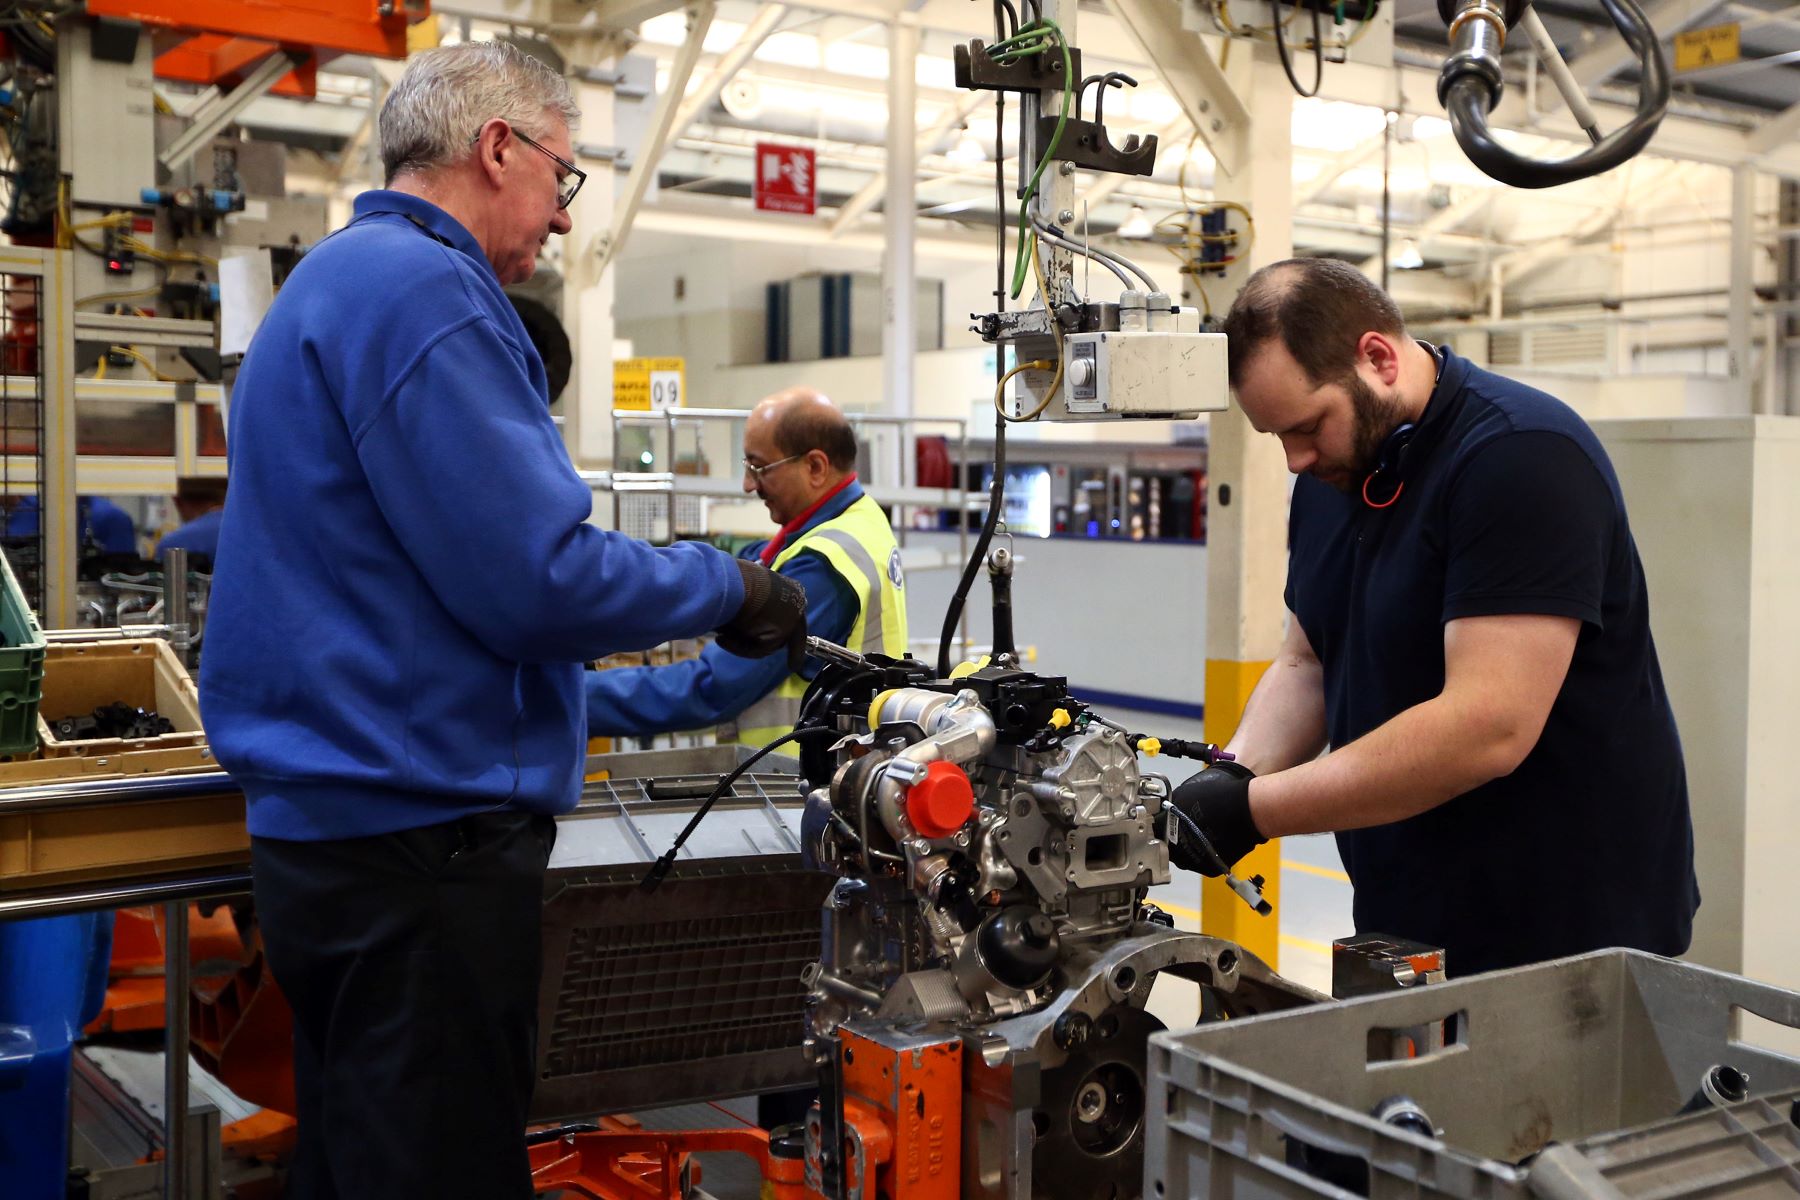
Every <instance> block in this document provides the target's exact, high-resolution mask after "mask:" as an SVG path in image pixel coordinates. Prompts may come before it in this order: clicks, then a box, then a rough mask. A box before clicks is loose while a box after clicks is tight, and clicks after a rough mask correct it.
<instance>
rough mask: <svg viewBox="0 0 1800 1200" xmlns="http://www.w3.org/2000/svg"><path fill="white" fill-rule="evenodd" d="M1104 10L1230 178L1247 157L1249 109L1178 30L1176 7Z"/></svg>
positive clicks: (1127, 0)
mask: <svg viewBox="0 0 1800 1200" xmlns="http://www.w3.org/2000/svg"><path fill="white" fill-rule="evenodd" d="M1106 6H1107V8H1108V9H1110V10H1111V11H1112V14H1113V16H1115V17H1117V18H1118V21H1119V24H1121V25H1123V26H1124V27H1125V28H1126V29H1127V30H1129V31H1130V32H1131V36H1132V38H1133V40H1135V41H1136V42H1137V44H1138V49H1139V50H1140V51H1141V52H1142V54H1143V57H1144V58H1145V59H1147V60H1148V61H1149V62H1150V65H1151V66H1152V67H1154V68H1155V70H1156V74H1157V77H1158V78H1159V79H1161V80H1162V84H1163V86H1164V87H1166V88H1168V89H1169V94H1170V95H1171V96H1173V97H1175V102H1176V103H1177V104H1179V105H1181V111H1182V112H1183V113H1184V114H1186V116H1187V120H1188V123H1189V124H1190V125H1192V126H1193V127H1194V129H1195V130H1196V131H1197V132H1198V133H1199V134H1200V140H1201V141H1203V142H1205V143H1206V148H1207V149H1208V150H1210V151H1212V156H1213V161H1214V162H1215V163H1217V164H1218V165H1219V169H1220V170H1221V171H1224V172H1225V173H1226V174H1227V175H1231V174H1234V173H1235V172H1236V171H1237V170H1238V169H1239V168H1240V167H1241V166H1243V164H1244V163H1245V162H1246V161H1247V160H1248V158H1249V155H1250V110H1249V109H1248V108H1246V107H1245V106H1244V101H1243V98H1242V97H1240V96H1239V95H1238V94H1237V91H1236V90H1235V89H1234V88H1233V87H1232V86H1231V83H1230V81H1229V80H1227V79H1226V78H1225V72H1224V71H1223V70H1221V69H1220V68H1219V64H1218V63H1217V62H1215V61H1214V60H1213V56H1212V50H1211V48H1210V47H1208V46H1207V44H1206V43H1205V42H1204V41H1203V40H1202V39H1201V37H1200V35H1199V34H1197V33H1195V32H1193V31H1192V30H1189V29H1185V28H1183V27H1182V24H1181V9H1180V6H1179V5H1175V4H1169V3H1166V2H1165V0H1106ZM1083 65H1084V67H1085V66H1087V65H1088V64H1086V63H1084V64H1083ZM1283 132H1284V133H1285V132H1286V131H1285V130H1283Z"/></svg>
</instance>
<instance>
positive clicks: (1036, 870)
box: [802, 662, 1324, 1200]
mask: <svg viewBox="0 0 1800 1200" xmlns="http://www.w3.org/2000/svg"><path fill="white" fill-rule="evenodd" d="M895 685H898V686H895ZM809 724H810V725H811V726H813V727H814V728H816V729H824V730H831V731H834V732H835V733H837V734H838V735H839V736H838V737H837V738H836V739H835V741H833V742H831V743H829V749H825V748H823V747H822V746H820V745H819V744H818V743H816V742H815V744H814V746H813V747H812V748H810V749H809V750H808V751H806V752H805V753H803V756H802V773H803V774H804V775H805V776H806V777H807V779H808V782H809V785H810V786H811V790H810V792H809V794H808V798H807V807H806V817H805V820H804V821H803V829H802V842H803V846H804V850H805V853H806V854H807V855H808V856H809V858H810V859H811V860H812V861H814V862H816V863H817V864H818V865H820V866H822V867H824V868H826V869H828V870H831V871H833V872H834V873H836V874H837V875H838V876H839V879H838V882H837V883H836V885H835V886H834V887H833V888H832V891H831V894H830V896H829V897H828V899H827V901H826V903H825V906H824V928H823V939H822V946H821V957H820V961H819V962H818V963H817V964H816V965H814V966H813V967H811V968H809V970H808V973H807V977H806V982H807V984H808V986H809V988H810V997H809V1005H810V1017H809V1024H810V1030H811V1041H810V1046H811V1048H812V1050H813V1053H814V1056H815V1060H816V1061H819V1062H820V1063H821V1064H822V1066H823V1067H824V1068H825V1069H824V1071H823V1075H824V1076H825V1077H826V1078H827V1080H829V1077H830V1070H829V1059H830V1056H831V1055H832V1054H833V1053H835V1052H836V1051H835V1047H836V1045H837V1040H838V1038H839V1036H840V1034H841V1033H842V1032H843V1031H845V1030H849V1031H851V1032H853V1033H854V1035H855V1036H856V1037H857V1038H859V1039H866V1040H872V1041H876V1042H880V1043H882V1044H888V1043H892V1044H893V1045H894V1046H895V1047H898V1046H900V1045H903V1044H907V1042H908V1039H913V1038H916V1037H918V1036H919V1035H921V1034H922V1033H931V1034H939V1035H941V1034H945V1033H953V1034H954V1035H956V1036H959V1037H960V1038H961V1039H962V1042H963V1054H962V1062H963V1071H964V1093H963V1097H962V1111H961V1114H960V1119H961V1122H962V1133H963V1141H962V1147H961V1158H960V1163H961V1174H962V1180H961V1195H962V1196H965V1197H971V1198H976V1197H979V1198H982V1200H1002V1198H1006V1200H1014V1198H1020V1200H1022V1198H1025V1197H1036V1196H1047V1195H1049V1194H1051V1192H1052V1190H1054V1192H1055V1194H1057V1195H1065V1196H1066V1195H1083V1196H1100V1197H1106V1196H1113V1197H1116V1198H1117V1200H1129V1198H1131V1197H1136V1196H1138V1195H1139V1193H1140V1191H1141V1186H1142V1178H1141V1177H1142V1153H1143V1152H1142V1145H1143V1139H1142V1133H1143V1126H1144V1104H1145V1092H1144V1086H1145V1074H1144V1073H1145V1061H1146V1052H1147V1039H1148V1038H1149V1036H1150V1034H1151V1033H1154V1032H1156V1031H1158V1030H1160V1029H1161V1028H1163V1026H1162V1024H1161V1022H1160V1021H1158V1020H1156V1018H1155V1017H1153V1016H1151V1015H1150V1014H1149V1013H1148V1012H1146V1011H1145V1007H1144V1006H1145V1003H1146V1001H1147V1000H1148V999H1149V994H1150V988H1151V985H1152V983H1153V982H1154V980H1155V978H1156V976H1157V975H1158V973H1160V972H1162V971H1169V972H1171V973H1172V974H1175V975H1179V976H1182V977H1184V978H1187V979H1190V980H1192V981H1193V982H1195V983H1196V984H1198V985H1200V987H1201V988H1202V993H1203V994H1202V1004H1201V1010H1202V1012H1203V1013H1208V1014H1211V1015H1215V1016H1216V1015H1223V1014H1231V1015H1241V1014H1247V1013H1251V1012H1260V1011H1269V1010H1273V1009H1277V1008H1285V1007H1291V1006H1295V1005H1299V1004H1307V1003H1313V1002H1315V1001H1317V1000H1319V999H1323V998H1324V997H1322V996H1320V995H1319V994H1318V993H1315V992H1312V991H1310V990H1309V989H1306V988H1301V987H1298V986H1297V985H1294V984H1291V983H1289V982H1287V981H1285V980H1283V979H1281V978H1280V977H1279V976H1276V975H1275V974H1274V973H1273V972H1271V971H1270V970H1269V969H1268V968H1267V967H1266V966H1264V965H1263V964H1262V963H1261V962H1260V961H1259V960H1257V959H1256V958H1255V957H1254V956H1251V955H1249V954H1246V953H1245V952H1243V951H1242V950H1240V949H1239V948H1238V947H1237V946H1235V945H1233V944H1232V943H1229V942H1225V941H1221V940H1219V939H1216V938H1210V937H1205V936H1203V935H1200V934H1196V933H1187V932H1180V931H1177V930H1175V929H1173V928H1172V927H1170V924H1169V922H1168V920H1167V918H1164V917H1162V916H1161V914H1160V913H1158V912H1157V911H1156V910H1155V908H1154V907H1153V906H1149V905H1147V904H1146V903H1145V897H1146V894H1147V892H1148V890H1149V888H1150V887H1152V886H1154V885H1156V884H1161V883H1166V882H1168V880H1169V855H1168V847H1167V845H1166V844H1165V843H1164V842H1163V841H1162V839H1161V838H1160V837H1159V836H1158V832H1157V822H1156V820H1155V814H1156V813H1157V811H1158V809H1159V808H1160V807H1161V805H1162V802H1163V800H1164V799H1165V798H1166V797H1167V796H1168V794H1169V783H1168V780H1167V779H1166V778H1164V777H1162V776H1160V775H1155V774H1150V773H1147V772H1143V771H1141V770H1140V769H1139V765H1138V756H1137V751H1136V749H1135V743H1134V739H1133V738H1132V737H1131V736H1130V735H1128V734H1127V733H1126V732H1125V731H1124V730H1123V729H1121V728H1119V727H1117V726H1115V725H1113V724H1111V723H1109V722H1106V721H1105V720H1104V719H1103V718H1101V717H1099V716H1098V714H1095V713H1093V712H1091V711H1090V710H1089V709H1088V708H1087V706H1085V705H1083V704H1081V703H1080V702H1079V701H1077V700H1075V699H1074V698H1073V697H1071V696H1070V695H1069V693H1068V690H1067V687H1066V684H1065V683H1064V681H1063V680H1061V679H1056V678H1051V677H1043V676H1037V675H1034V674H1031V673H1028V672H1024V671H1021V670H1018V669H1017V668H1016V667H1014V666H1012V665H1010V664H1009V663H1003V664H1001V665H998V666H990V667H985V668H983V669H981V670H977V671H974V672H972V673H969V674H966V675H964V676H962V677H961V678H957V679H953V680H946V681H938V680H936V679H935V678H933V677H932V676H931V675H930V673H929V672H927V671H926V669H925V668H924V667H922V666H920V665H919V664H917V663H912V662H901V663H886V662H882V663H880V664H879V665H876V666H874V667H873V668H872V669H870V670H867V671H863V672H861V673H858V672H857V671H855V670H853V669H850V668H846V667H841V666H838V667H832V668H828V669H827V670H825V671H822V672H821V673H820V675H819V677H818V680H817V681H815V685H814V688H813V690H812V692H810V693H809V696H808V699H807V701H806V705H805V709H804V714H803V717H802V726H806V725H809ZM939 763H948V764H951V765H952V766H954V767H955V768H957V769H958V770H959V771H961V772H962V773H963V774H964V775H966V776H967V779H968V784H969V792H970V793H971V798H972V802H971V803H970V804H969V806H968V817H967V819H966V820H965V821H963V822H962V824H961V825H960V826H957V827H955V828H954V829H950V830H948V831H946V830H945V829H941V828H940V829H937V830H936V831H935V832H936V836H929V835H928V834H927V833H926V832H923V831H921V829H920V828H919V825H918V823H917V822H915V820H914V819H913V816H912V812H911V810H910V809H909V795H910V791H911V789H912V788H913V787H914V786H917V785H918V784H919V783H920V782H921V781H923V780H925V779H926V778H927V777H928V775H930V774H931V773H932V772H933V771H935V772H936V775H935V777H934V778H936V779H938V780H941V779H942V778H943V776H944V775H945V773H946V769H945V768H942V767H934V764H939ZM830 1093H831V1087H830V1086H829V1082H828V1083H827V1086H826V1087H825V1089H824V1098H823V1100H822V1105H823V1106H824V1107H826V1108H829V1105H830V1103H831V1095H830ZM826 1137H827V1140H829V1133H828V1134H827V1135H826ZM1050 1181H1055V1182H1054V1187H1053V1188H1052V1186H1051V1182H1050Z"/></svg>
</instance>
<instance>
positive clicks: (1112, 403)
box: [1014, 330, 1230, 421]
mask: <svg viewBox="0 0 1800 1200" xmlns="http://www.w3.org/2000/svg"><path fill="white" fill-rule="evenodd" d="M1063 354H1064V356H1065V361H1064V366H1063V380H1062V385H1061V386H1060V387H1058V388H1057V390H1056V394H1055V395H1054V396H1053V397H1052V398H1051V400H1050V403H1049V405H1048V406H1047V407H1046V408H1045V409H1044V412H1043V419H1044V420H1046V421H1106V420H1117V419H1121V418H1124V419H1131V418H1136V419H1139V420H1165V421H1168V420H1189V419H1192V418H1194V417H1197V416H1199V415H1200V414H1201V413H1208V412H1223V411H1224V409H1225V406H1226V402H1227V400H1228V398H1229V395H1230V388H1229V384H1228V382H1227V375H1226V360H1225V335H1224V334H1222V333H1177V332H1160V331H1148V330H1145V331H1112V332H1098V333H1075V334H1070V335H1069V336H1067V337H1065V338H1064V339H1063ZM1055 378H1056V372H1055V371H1054V370H1050V371H1040V370H1030V371H1021V372H1020V373H1019V374H1018V375H1017V376H1016V377H1015V384H1014V386H1015V388H1016V392H1015V398H1016V402H1017V408H1016V409H1015V411H1023V412H1030V411H1032V410H1033V409H1035V408H1037V406H1038V405H1039V404H1040V403H1041V402H1042V401H1043V399H1044V394H1045V392H1046V391H1047V390H1048V389H1049V387H1050V385H1051V383H1052V382H1054V380H1055Z"/></svg>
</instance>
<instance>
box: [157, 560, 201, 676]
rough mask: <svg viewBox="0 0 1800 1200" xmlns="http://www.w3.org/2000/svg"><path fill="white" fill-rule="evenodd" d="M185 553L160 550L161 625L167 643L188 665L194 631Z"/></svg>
mask: <svg viewBox="0 0 1800 1200" xmlns="http://www.w3.org/2000/svg"><path fill="white" fill-rule="evenodd" d="M187 562H188V552H187V551H186V550H183V549H180V548H177V547H171V548H170V549H168V550H165V551H163V624H165V625H167V626H168V627H169V645H171V646H173V647H174V648H175V653H176V654H177V655H179V656H180V657H181V661H182V662H183V663H184V664H186V665H188V666H192V665H193V662H192V660H191V659H190V657H189V655H190V653H191V652H192V648H193V645H194V636H193V634H194V631H193V628H192V626H191V624H190V623H189V613H188V588H187V583H188V565H187Z"/></svg>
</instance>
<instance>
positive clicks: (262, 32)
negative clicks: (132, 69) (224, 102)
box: [87, 0, 431, 98]
mask: <svg viewBox="0 0 1800 1200" xmlns="http://www.w3.org/2000/svg"><path fill="white" fill-rule="evenodd" d="M87 11H88V15H89V16H94V17H114V18H118V19H120V20H126V21H137V22H139V23H141V24H143V25H145V26H148V27H150V28H151V29H154V30H156V31H157V33H156V38H155V45H156V75H157V78H159V79H172V80H178V81H181V82H184V83H197V84H201V85H210V84H218V85H219V86H221V87H226V88H229V87H231V86H232V85H233V84H235V83H236V82H237V81H239V80H240V79H242V78H243V77H244V75H245V74H246V73H248V72H249V71H250V70H251V69H252V68H254V67H255V66H256V65H257V64H258V63H259V62H261V61H262V60H263V59H265V58H267V57H268V56H269V55H271V54H274V53H276V52H277V51H289V52H293V53H297V54H300V55H303V56H304V58H303V59H302V61H301V62H300V63H299V64H298V65H297V66H296V67H295V68H294V69H293V70H292V71H290V72H289V73H288V74H286V75H285V76H283V77H282V78H281V79H280V81H278V82H277V83H276V84H275V86H274V87H273V88H272V89H271V90H272V91H274V92H275V93H276V94H278V95H283V96H303V97H308V98H310V97H311V96H312V95H313V94H314V92H315V89H316V85H317V78H318V71H319V67H320V65H321V64H323V63H326V62H329V61H330V60H331V59H333V58H336V57H337V56H338V55H340V54H367V55H372V56H374V57H376V58H404V57H406V30H407V26H409V25H412V24H415V23H417V22H419V21H423V20H424V19H425V18H426V17H428V16H430V15H431V0H88V3H87Z"/></svg>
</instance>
